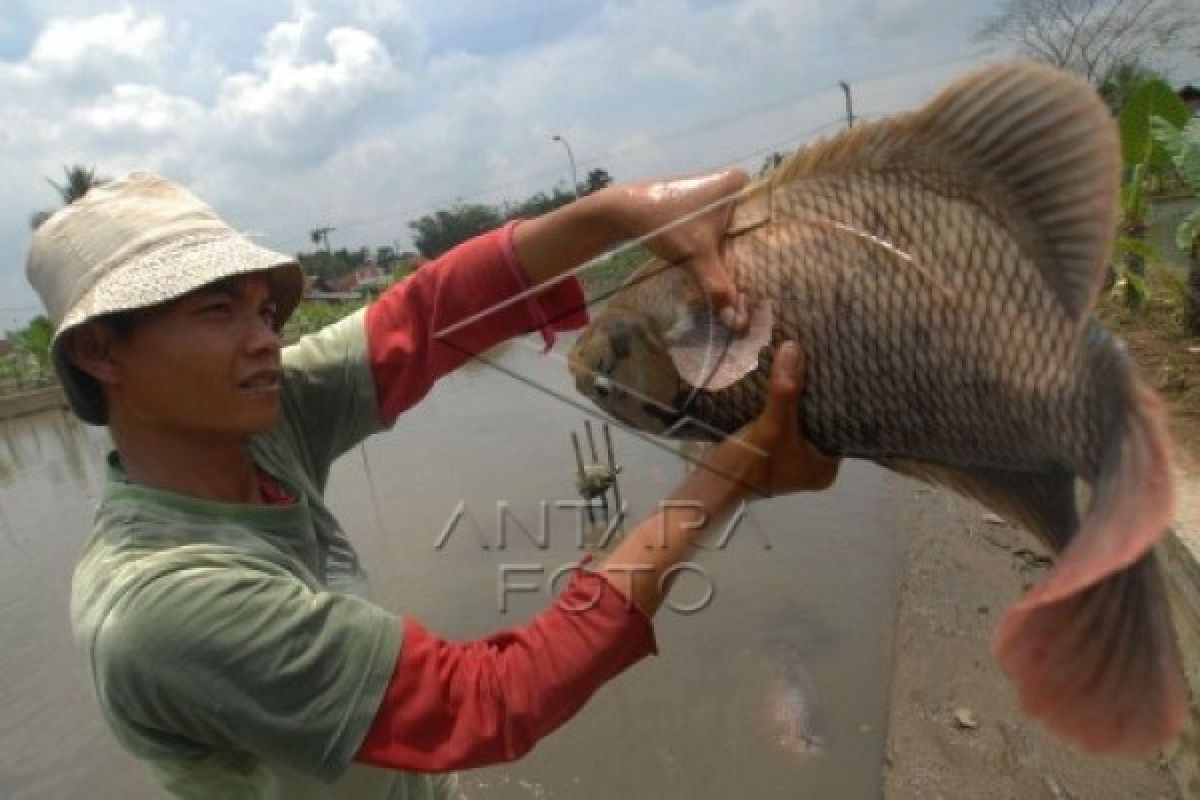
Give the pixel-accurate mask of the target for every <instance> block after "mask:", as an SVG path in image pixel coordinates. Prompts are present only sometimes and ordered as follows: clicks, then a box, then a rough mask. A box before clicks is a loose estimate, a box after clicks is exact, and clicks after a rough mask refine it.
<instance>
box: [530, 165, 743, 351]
mask: <svg viewBox="0 0 1200 800" xmlns="http://www.w3.org/2000/svg"><path fill="white" fill-rule="evenodd" d="M746 180H747V178H746V173H744V172H742V171H741V170H729V171H727V172H717V173H713V174H712V175H703V176H699V177H695V178H680V179H677V180H670V181H650V182H647V183H634V184H621V185H616V186H609V187H607V188H604V189H601V190H600V191H598V192H593V193H592V194H589V195H587V196H586V197H583V198H581V199H579V200H577V201H575V202H574V203H568V204H567V205H565V206H562V207H560V208H557V209H555V210H554V211H551V212H549V213H546V214H543V215H542V216H540V217H537V218H536V219H531V220H527V221H525V222H522V223H521V224H520V225H519V226H518V227H517V229H516V232H515V233H514V234H513V246H514V247H515V248H516V252H517V260H518V261H519V262H520V264H521V266H522V268H523V269H524V270H525V274H526V276H527V277H528V278H529V282H530V283H531V284H534V285H537V284H540V283H544V282H546V281H549V280H553V279H554V278H556V277H558V276H559V275H561V274H562V273H564V272H566V271H567V270H570V269H573V268H574V267H577V266H579V265H580V264H583V263H584V262H586V261H588V260H590V259H592V258H595V257H596V256H598V255H600V254H601V253H603V252H605V251H606V250H609V249H611V248H612V247H614V246H615V245H618V244H620V243H621V242H625V241H628V240H630V239H640V238H641V237H643V236H650V237H651V238H650V239H649V240H647V242H646V245H647V247H649V248H650V250H651V251H652V252H653V253H654V254H655V255H657V256H658V257H659V258H662V259H664V260H666V261H670V262H672V263H678V264H681V265H682V266H683V267H684V268H686V269H688V270H689V271H690V272H691V273H692V275H694V276H695V278H696V281H697V283H699V284H700V286H701V287H702V288H703V290H704V292H705V294H707V295H708V296H709V297H710V298H711V299H712V303H713V308H714V309H715V310H716V312H717V315H718V317H719V318H720V319H721V320H722V321H723V322H724V323H725V325H727V326H728V327H730V328H731V329H732V330H734V331H736V332H738V333H740V332H742V331H744V330H745V329H746V326H747V324H748V323H749V313H748V309H747V308H746V301H745V298H744V297H742V296H741V295H740V294H739V293H738V291H737V287H736V286H735V285H734V282H733V279H732V278H731V277H730V274H729V270H727V269H726V268H725V264H724V261H723V259H722V248H721V242H722V240H723V239H724V237H725V231H726V229H727V228H728V227H729V218H730V215H731V214H732V212H733V197H734V195H735V194H737V192H738V191H739V190H740V189H741V188H742V187H743V186H745V185H746ZM692 214H696V216H695V217H692V216H690V215H692Z"/></svg>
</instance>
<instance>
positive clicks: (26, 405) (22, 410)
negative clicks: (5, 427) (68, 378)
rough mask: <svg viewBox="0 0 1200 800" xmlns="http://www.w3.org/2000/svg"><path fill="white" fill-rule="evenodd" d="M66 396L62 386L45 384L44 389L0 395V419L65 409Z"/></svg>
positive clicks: (66, 406)
mask: <svg viewBox="0 0 1200 800" xmlns="http://www.w3.org/2000/svg"><path fill="white" fill-rule="evenodd" d="M67 408H69V406H68V405H67V396H66V395H65V394H63V390H62V387H59V386H47V387H46V388H44V389H34V390H33V391H29V392H21V393H20V394H9V395H4V396H2V397H0V419H13V418H14V417H24V416H28V415H29V414H36V413H38V412H39V411H56V410H66V409H67Z"/></svg>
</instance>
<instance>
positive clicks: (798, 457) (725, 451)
mask: <svg viewBox="0 0 1200 800" xmlns="http://www.w3.org/2000/svg"><path fill="white" fill-rule="evenodd" d="M803 393H804V351H803V349H802V348H801V347H800V346H799V345H797V344H796V343H795V342H784V343H782V344H781V345H780V346H779V348H778V349H777V350H776V351H775V359H774V362H773V363H772V365H771V377H770V380H769V382H768V385H767V402H766V406H765V407H764V408H763V410H762V413H761V414H759V415H758V417H756V418H755V419H754V420H753V421H752V422H750V423H749V424H747V425H746V426H745V427H743V428H742V429H741V430H739V431H738V432H737V433H735V434H733V435H732V436H730V437H729V438H728V439H726V440H725V441H723V442H721V443H720V444H718V445H715V446H713V447H712V448H710V449H709V450H708V452H706V453H705V454H704V457H703V458H702V459H701V460H700V463H699V466H698V469H701V470H703V469H707V470H710V471H711V472H712V473H714V475H723V476H727V477H728V478H729V479H731V480H733V481H736V482H737V483H739V484H741V486H742V489H743V492H752V493H755V494H758V495H761V496H764V497H775V496H777V495H781V494H787V493H789V492H798V491H812V490H819V489H827V488H829V487H830V486H831V485H833V482H834V479H836V478H837V473H838V468H839V466H840V465H841V459H838V458H830V457H829V456H826V455H823V454H822V453H820V452H818V451H817V449H816V448H815V447H813V446H812V444H811V443H810V442H809V441H808V439H807V438H805V436H804V432H803V430H801V428H800V396H801V395H802V394H803Z"/></svg>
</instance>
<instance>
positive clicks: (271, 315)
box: [259, 305, 279, 325]
mask: <svg viewBox="0 0 1200 800" xmlns="http://www.w3.org/2000/svg"><path fill="white" fill-rule="evenodd" d="M259 313H260V314H261V315H262V318H263V319H264V320H265V321H266V322H267V323H268V324H269V325H274V324H275V322H276V320H277V319H278V318H279V310H278V309H277V308H275V306H274V305H269V306H263V309H262V311H260V312H259Z"/></svg>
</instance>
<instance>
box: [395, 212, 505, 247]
mask: <svg viewBox="0 0 1200 800" xmlns="http://www.w3.org/2000/svg"><path fill="white" fill-rule="evenodd" d="M503 221H504V218H503V217H502V216H501V214H500V212H499V211H498V210H497V209H496V208H494V207H492V206H488V205H482V204H479V203H472V204H461V203H460V204H458V205H456V206H454V207H453V208H450V209H447V210H444V211H437V212H434V213H433V214H426V215H425V216H423V217H421V218H420V219H415V220H413V221H412V222H410V223H408V227H409V228H411V229H412V231H413V244H414V245H416V248H417V250H418V251H419V252H420V253H421V255H423V256H425V258H437V257H438V256H440V255H441V254H442V253H445V252H446V251H447V250H449V249H451V248H452V247H454V246H455V245H457V244H459V243H460V242H465V241H466V240H467V239H470V238H472V237H473V236H478V235H479V234H481V233H485V232H487V231H490V230H492V229H493V228H496V227H499V225H500V223H501V222H503Z"/></svg>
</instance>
